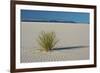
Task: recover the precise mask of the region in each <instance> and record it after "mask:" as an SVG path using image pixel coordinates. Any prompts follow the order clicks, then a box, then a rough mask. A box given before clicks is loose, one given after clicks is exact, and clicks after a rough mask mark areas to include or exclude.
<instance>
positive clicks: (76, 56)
mask: <svg viewBox="0 0 100 73" xmlns="http://www.w3.org/2000/svg"><path fill="white" fill-rule="evenodd" d="M20 27H21V29H20V30H21V32H20V39H21V41H20V43H21V44H20V45H21V50H20V58H21V63H29V62H49V61H50V62H51V61H69V60H87V59H89V24H81V23H80V24H79V23H49V22H21V26H20ZM41 31H46V32H48V31H54V32H55V33H56V36H57V38H58V39H59V42H58V43H57V45H56V46H55V47H54V50H52V51H50V52H45V51H41V50H40V49H41V48H40V46H39V45H38V43H37V41H36V39H38V35H39V34H40V32H41Z"/></svg>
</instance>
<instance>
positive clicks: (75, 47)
mask: <svg viewBox="0 0 100 73" xmlns="http://www.w3.org/2000/svg"><path fill="white" fill-rule="evenodd" d="M87 47H89V46H70V47H61V48H53V49H52V50H65V49H77V48H87Z"/></svg>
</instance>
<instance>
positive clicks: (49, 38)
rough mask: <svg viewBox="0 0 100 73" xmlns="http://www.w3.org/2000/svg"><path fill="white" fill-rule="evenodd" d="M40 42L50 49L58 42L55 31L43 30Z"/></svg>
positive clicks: (46, 49)
mask: <svg viewBox="0 0 100 73" xmlns="http://www.w3.org/2000/svg"><path fill="white" fill-rule="evenodd" d="M37 41H38V44H39V45H40V46H41V47H42V48H43V49H44V50H45V51H50V50H52V48H53V47H54V46H55V45H56V44H57V42H58V40H57V38H56V34H55V32H44V31H42V32H41V33H40V35H39V36H38V40H37Z"/></svg>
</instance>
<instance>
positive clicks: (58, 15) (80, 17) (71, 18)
mask: <svg viewBox="0 0 100 73" xmlns="http://www.w3.org/2000/svg"><path fill="white" fill-rule="evenodd" d="M41 20H42V21H53V22H54V21H56V22H59V21H62V22H75V23H89V20H90V15H89V13H83V12H58V11H40V10H21V21H33V22H34V21H41Z"/></svg>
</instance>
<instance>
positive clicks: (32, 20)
mask: <svg viewBox="0 0 100 73" xmlns="http://www.w3.org/2000/svg"><path fill="white" fill-rule="evenodd" d="M21 21H22V22H56V23H80V22H75V21H65V20H42V19H38V20H37V19H29V20H25V19H24V20H21ZM85 24H89V22H88V23H85Z"/></svg>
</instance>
